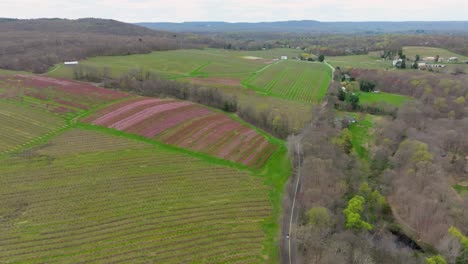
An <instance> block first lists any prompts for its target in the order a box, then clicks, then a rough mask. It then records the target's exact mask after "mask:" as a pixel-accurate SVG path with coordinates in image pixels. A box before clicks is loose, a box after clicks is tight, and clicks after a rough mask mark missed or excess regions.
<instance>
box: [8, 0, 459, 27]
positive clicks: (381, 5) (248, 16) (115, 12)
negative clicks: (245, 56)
mask: <svg viewBox="0 0 468 264" xmlns="http://www.w3.org/2000/svg"><path fill="white" fill-rule="evenodd" d="M0 17H18V18H37V17H65V18H79V17H102V18H113V19H117V20H122V21H127V22H138V21H174V22H180V21H230V22H239V21H245V22H254V21H281V20H300V19H312V20H320V21H371V20H372V21H375V20H387V21H388V20H391V21H398V20H467V19H468V1H465V0H443V1H440V0H413V1H409V0H392V1H388V0H352V1H349V0H326V1H323V0H308V1H304V0H224V1H219V0H95V1H93V0H81V1H79V0H68V1H63V0H48V1H44V0H0Z"/></svg>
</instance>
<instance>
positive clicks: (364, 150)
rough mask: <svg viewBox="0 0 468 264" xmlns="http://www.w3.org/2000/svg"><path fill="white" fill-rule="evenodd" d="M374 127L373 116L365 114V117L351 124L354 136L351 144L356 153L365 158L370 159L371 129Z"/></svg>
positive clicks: (350, 128) (350, 127)
mask: <svg viewBox="0 0 468 264" xmlns="http://www.w3.org/2000/svg"><path fill="white" fill-rule="evenodd" d="M372 127H373V116H372V115H367V114H366V115H365V117H364V119H360V120H358V121H357V122H356V123H354V124H351V125H350V126H349V130H350V131H351V134H352V138H351V144H352V146H353V150H354V151H355V152H356V154H357V155H358V156H359V157H360V158H361V159H363V160H369V147H368V143H369V142H370V137H371V133H370V129H371V128H372Z"/></svg>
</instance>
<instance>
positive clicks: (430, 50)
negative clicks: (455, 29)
mask: <svg viewBox="0 0 468 264" xmlns="http://www.w3.org/2000/svg"><path fill="white" fill-rule="evenodd" d="M403 54H405V55H406V56H407V57H408V58H410V59H415V58H416V55H419V56H420V57H421V59H422V58H423V57H435V56H436V55H439V56H440V57H441V58H444V59H445V60H448V59H449V58H450V57H458V60H459V62H463V61H465V60H468V57H466V56H463V55H460V54H457V53H454V52H451V51H449V50H446V49H442V48H434V47H421V46H408V47H403Z"/></svg>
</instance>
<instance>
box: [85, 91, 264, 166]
mask: <svg viewBox="0 0 468 264" xmlns="http://www.w3.org/2000/svg"><path fill="white" fill-rule="evenodd" d="M83 121H84V122H90V123H92V124H95V125H103V126H107V127H110V128H115V129H118V130H122V131H126V132H129V133H134V134H138V135H142V136H145V137H148V138H154V139H157V140H160V141H162V142H164V143H167V144H173V145H177V146H181V147H184V148H188V149H191V150H195V151H200V152H204V153H208V154H211V155H214V156H217V157H220V158H224V159H228V160H232V161H235V162H239V163H242V164H244V165H250V164H252V163H255V166H256V167H260V166H262V165H263V163H260V162H252V160H255V161H258V160H263V162H264V161H265V160H266V159H260V156H262V155H263V154H264V153H265V152H266V151H267V150H268V149H270V148H271V147H272V146H271V143H270V142H268V140H267V139H266V138H265V137H264V136H262V135H260V134H259V133H258V132H257V131H255V130H253V129H252V128H249V127H248V126H246V125H243V124H241V123H239V122H237V121H234V120H233V119H231V118H230V117H229V116H227V115H225V114H222V113H218V112H214V111H211V110H209V109H208V108H205V107H202V106H200V105H197V104H193V103H190V102H183V101H176V100H160V99H154V98H152V99H151V98H145V97H141V98H139V99H131V100H128V101H127V103H123V102H120V103H117V104H116V105H111V106H109V107H106V108H104V109H102V110H100V111H98V112H97V113H96V114H93V115H92V116H90V117H87V118H85V119H83ZM252 146H255V148H252Z"/></svg>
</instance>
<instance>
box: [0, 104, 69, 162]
mask: <svg viewBox="0 0 468 264" xmlns="http://www.w3.org/2000/svg"><path fill="white" fill-rule="evenodd" d="M0 124H1V125H0V153H2V152H7V151H11V150H14V149H16V148H19V147H21V146H22V145H24V144H27V143H30V142H31V141H34V140H37V139H39V138H40V137H42V136H45V135H47V134H49V133H52V132H54V131H56V130H57V129H60V128H61V127H63V126H64V125H65V121H64V120H63V119H61V118H60V117H58V116H56V115H53V114H50V113H46V112H43V111H39V110H36V109H31V108H28V107H24V106H22V105H20V104H17V103H13V102H8V101H6V100H4V99H0Z"/></svg>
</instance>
